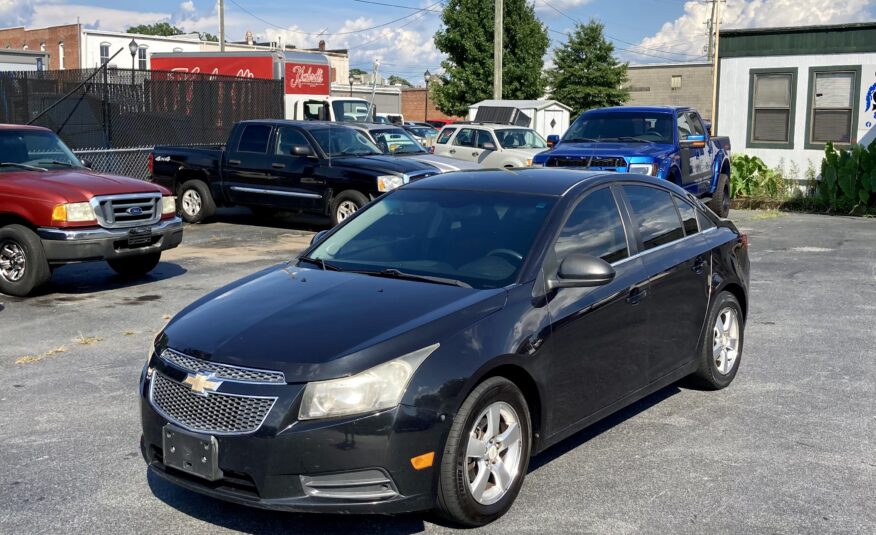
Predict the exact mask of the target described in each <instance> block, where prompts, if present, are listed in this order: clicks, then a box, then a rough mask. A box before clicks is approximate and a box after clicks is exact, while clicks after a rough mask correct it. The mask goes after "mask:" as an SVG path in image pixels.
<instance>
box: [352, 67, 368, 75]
mask: <svg viewBox="0 0 876 535" xmlns="http://www.w3.org/2000/svg"><path fill="white" fill-rule="evenodd" d="M350 74H351V75H353V76H362V75H365V74H368V73H367V72H365V71H363V70H362V69H355V68H353V69H350Z"/></svg>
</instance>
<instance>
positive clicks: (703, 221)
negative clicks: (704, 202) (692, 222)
mask: <svg viewBox="0 0 876 535" xmlns="http://www.w3.org/2000/svg"><path fill="white" fill-rule="evenodd" d="M697 220H698V221H699V223H700V229H701V230H706V229H710V228H714V227H715V222H714V221H712V220H711V219H709V216H707V215H706V214H704V213H703V212H701V211H699V210H697Z"/></svg>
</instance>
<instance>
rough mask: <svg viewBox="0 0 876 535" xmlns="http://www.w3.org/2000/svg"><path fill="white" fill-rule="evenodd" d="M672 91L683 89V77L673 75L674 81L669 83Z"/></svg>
mask: <svg viewBox="0 0 876 535" xmlns="http://www.w3.org/2000/svg"><path fill="white" fill-rule="evenodd" d="M669 88H670V89H681V75H680V74H673V75H672V80H671V81H670V82H669Z"/></svg>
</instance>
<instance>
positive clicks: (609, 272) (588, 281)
mask: <svg viewBox="0 0 876 535" xmlns="http://www.w3.org/2000/svg"><path fill="white" fill-rule="evenodd" d="M614 275H615V272H614V268H613V267H611V264H609V263H608V262H606V261H605V260H603V259H601V258H596V257H595V256H590V255H587V254H581V253H572V254H570V255H569V256H567V257H566V258H564V259H563V261H562V262H560V269H559V271H558V273H557V278H556V279H552V280H548V289H550V290H553V289H554V288H586V287H590V286H602V285H603V284H608V283H609V282H611V281H612V280H613V279H614Z"/></svg>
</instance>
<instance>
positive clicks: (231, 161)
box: [228, 160, 240, 165]
mask: <svg viewBox="0 0 876 535" xmlns="http://www.w3.org/2000/svg"><path fill="white" fill-rule="evenodd" d="M228 165H240V160H228Z"/></svg>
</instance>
